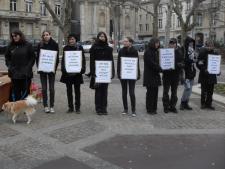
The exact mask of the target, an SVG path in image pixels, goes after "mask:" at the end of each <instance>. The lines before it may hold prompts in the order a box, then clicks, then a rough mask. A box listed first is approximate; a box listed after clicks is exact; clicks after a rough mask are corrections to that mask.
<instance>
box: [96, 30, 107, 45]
mask: <svg viewBox="0 0 225 169" xmlns="http://www.w3.org/2000/svg"><path fill="white" fill-rule="evenodd" d="M102 34H103V35H104V36H105V44H108V38H107V35H106V33H105V32H102V31H101V32H99V33H98V35H97V39H96V43H97V44H98V43H100V39H99V37H100V36H101V35H102Z"/></svg>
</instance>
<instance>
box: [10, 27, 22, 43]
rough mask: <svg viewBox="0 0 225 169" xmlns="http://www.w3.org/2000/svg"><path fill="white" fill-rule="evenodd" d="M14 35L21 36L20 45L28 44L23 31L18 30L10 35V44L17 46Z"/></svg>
mask: <svg viewBox="0 0 225 169" xmlns="http://www.w3.org/2000/svg"><path fill="white" fill-rule="evenodd" d="M12 34H15V35H19V36H20V40H19V42H18V43H20V44H24V43H26V38H25V36H24V34H23V32H22V31H21V30H19V29H18V30H14V31H12V32H11V33H10V39H11V42H10V44H15V41H14V40H13V36H12Z"/></svg>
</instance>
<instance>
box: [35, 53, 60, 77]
mask: <svg viewBox="0 0 225 169" xmlns="http://www.w3.org/2000/svg"><path fill="white" fill-rule="evenodd" d="M56 57H57V51H53V50H44V49H41V51H40V55H39V63H38V71H43V72H46V73H49V72H55V64H56Z"/></svg>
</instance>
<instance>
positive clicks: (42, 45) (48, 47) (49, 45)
mask: <svg viewBox="0 0 225 169" xmlns="http://www.w3.org/2000/svg"><path fill="white" fill-rule="evenodd" d="M41 49H44V50H53V51H57V56H56V64H55V72H50V74H52V73H54V74H55V73H56V70H57V67H58V64H59V46H58V43H56V41H54V40H53V39H52V38H51V39H50V40H49V42H48V43H43V42H40V43H39V44H38V47H37V57H36V64H37V67H38V62H39V55H40V51H41ZM38 73H46V72H42V71H38Z"/></svg>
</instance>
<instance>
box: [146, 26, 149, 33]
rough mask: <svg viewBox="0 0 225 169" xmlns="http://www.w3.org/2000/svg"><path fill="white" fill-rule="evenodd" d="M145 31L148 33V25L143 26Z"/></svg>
mask: <svg viewBox="0 0 225 169" xmlns="http://www.w3.org/2000/svg"><path fill="white" fill-rule="evenodd" d="M145 30H146V32H148V31H149V24H145Z"/></svg>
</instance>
